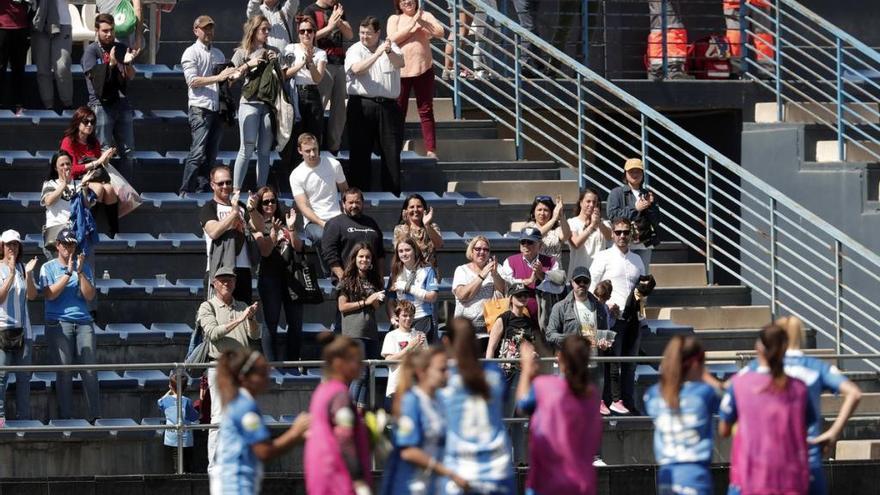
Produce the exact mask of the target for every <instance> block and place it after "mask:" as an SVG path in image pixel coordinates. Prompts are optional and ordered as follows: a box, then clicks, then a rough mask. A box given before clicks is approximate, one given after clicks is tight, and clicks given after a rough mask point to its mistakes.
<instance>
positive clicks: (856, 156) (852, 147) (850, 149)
mask: <svg viewBox="0 0 880 495" xmlns="http://www.w3.org/2000/svg"><path fill="white" fill-rule="evenodd" d="M845 146H846V151H845V152H846V161H847V162H877V161H880V160H878V158H877V157H878V156H880V143H878V142H874V141H857V142H855V143H854V142H850V141H848V142H846V143H845ZM816 161H817V162H820V163H825V162H840V161H843V160H842V159H841V156H840V151H839V149H838V147H837V141H817V142H816Z"/></svg>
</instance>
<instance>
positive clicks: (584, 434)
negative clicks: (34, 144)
mask: <svg viewBox="0 0 880 495" xmlns="http://www.w3.org/2000/svg"><path fill="white" fill-rule="evenodd" d="M535 356H536V354H535V348H534V346H532V344H530V343H528V342H525V343H523V345H522V348H521V355H520V367H521V376H520V380H519V384H518V385H517V388H516V399H517V408H518V409H519V410H520V411H521V412H524V413H526V414H530V415H531V420H530V421H529V473H528V478H527V479H526V493H530V494H533V495H543V494H550V493H566V494H580V495H592V494H594V493H596V468H595V467H593V459H594V458H595V456H596V454H598V453H599V443H600V442H601V441H602V417H601V415H600V414H599V400H600V398H601V396H602V390H601V389H598V388H596V386H595V385H593V384H592V383H591V381H590V371H589V366H590V341H588V340H587V339H585V338H584V337H582V336H580V335H569V336H568V337H566V338H565V340H563V341H562V345H561V346H560V347H559V351H558V352H557V353H556V361H557V362H558V363H559V373H560V375H561V376H557V375H543V376H537V374H538V366H539V365H538V362H537V361H536V360H535Z"/></svg>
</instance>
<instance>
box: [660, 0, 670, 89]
mask: <svg viewBox="0 0 880 495" xmlns="http://www.w3.org/2000/svg"><path fill="white" fill-rule="evenodd" d="M667 28H668V26H667V22H666V0H662V1H661V2H660V41H661V49H662V50H663V79H666V78H668V77H669V60H668V57H667V53H666V29H667Z"/></svg>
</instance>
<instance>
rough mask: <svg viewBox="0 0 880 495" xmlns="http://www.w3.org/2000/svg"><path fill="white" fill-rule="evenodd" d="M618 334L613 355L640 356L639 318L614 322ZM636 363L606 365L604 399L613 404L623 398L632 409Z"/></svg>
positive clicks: (633, 405) (613, 347) (612, 351)
mask: <svg viewBox="0 0 880 495" xmlns="http://www.w3.org/2000/svg"><path fill="white" fill-rule="evenodd" d="M614 331H615V332H617V335H616V336H615V338H614V343H613V344H612V346H611V353H610V354H611V355H612V356H638V354H639V345H640V343H641V342H640V340H641V339H640V338H639V337H640V335H639V332H640V329H639V320H638V319H637V318H635V317H633V318H632V319H630V320H629V321H625V320H617V322H616V323H615V324H614ZM635 373H636V363H608V366H606V367H605V387H604V392H603V397H602V398H603V400H604V401H605V403H606V404H611V403H612V402H616V401H618V400H622V401H623V404H624V405H625V406H626V407H627V408H628V409H630V410H633V408H634V407H635V376H636V375H635Z"/></svg>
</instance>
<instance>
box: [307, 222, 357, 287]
mask: <svg viewBox="0 0 880 495" xmlns="http://www.w3.org/2000/svg"><path fill="white" fill-rule="evenodd" d="M303 233H304V234H305V238H306V239H308V240H309V242H311V243H312V247H313V248H315V251H316V252H317V253H318V264H319V265H320V267H321V274H322V275H327V274H329V273H330V269H329V268H328V267H327V265H325V264H324V253H323V251H322V249H321V239H322V238H323V237H324V227H321V226H320V225H318V224H316V223H309V224H308V225H306V227H305V229H304V232H303ZM347 261H348V260H343V262H347Z"/></svg>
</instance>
